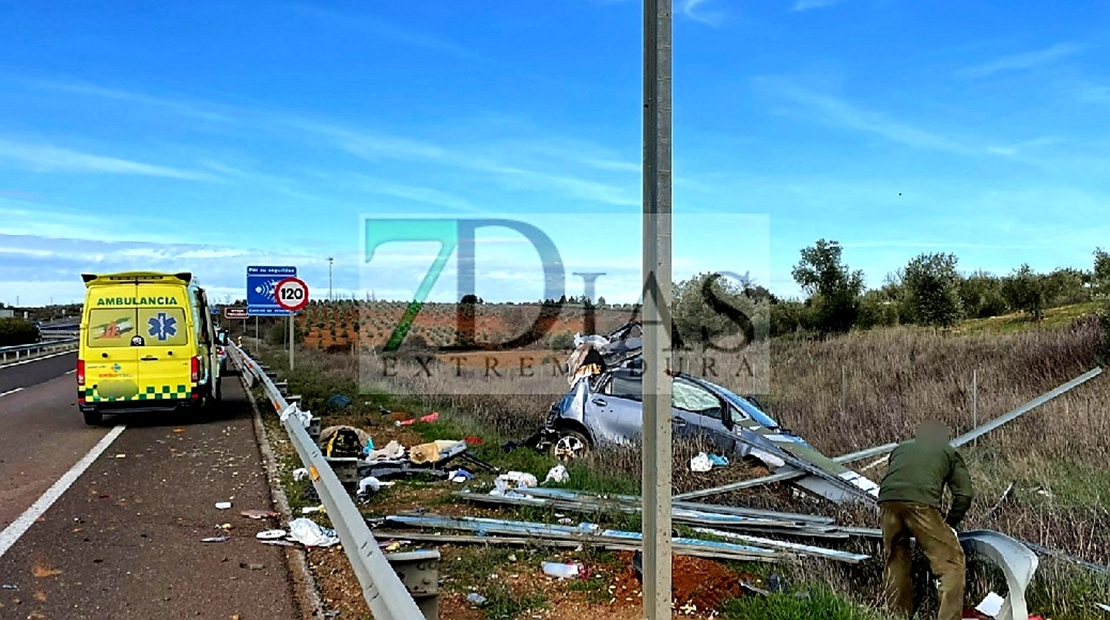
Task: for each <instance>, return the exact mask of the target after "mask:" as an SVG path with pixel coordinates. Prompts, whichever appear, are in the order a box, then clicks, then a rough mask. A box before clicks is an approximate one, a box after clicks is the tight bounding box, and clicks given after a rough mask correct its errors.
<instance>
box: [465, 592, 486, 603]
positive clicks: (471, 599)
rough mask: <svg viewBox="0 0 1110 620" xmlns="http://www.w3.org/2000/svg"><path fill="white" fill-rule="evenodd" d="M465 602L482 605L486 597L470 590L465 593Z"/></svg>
mask: <svg viewBox="0 0 1110 620" xmlns="http://www.w3.org/2000/svg"><path fill="white" fill-rule="evenodd" d="M466 602H468V603H471V604H473V605H482V604H484V603H485V602H486V597H484V596H482V595H481V594H478V593H477V592H471V593H470V594H467V595H466Z"/></svg>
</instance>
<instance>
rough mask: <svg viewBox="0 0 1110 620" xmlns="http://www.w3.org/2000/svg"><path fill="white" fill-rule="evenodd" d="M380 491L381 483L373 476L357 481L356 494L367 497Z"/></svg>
mask: <svg viewBox="0 0 1110 620" xmlns="http://www.w3.org/2000/svg"><path fill="white" fill-rule="evenodd" d="M381 489H382V481H381V480H378V479H377V478H375V477H373V476H367V477H365V478H363V479H362V480H359V481H358V494H359V495H369V494H370V493H377V492H378V491H380V490H381Z"/></svg>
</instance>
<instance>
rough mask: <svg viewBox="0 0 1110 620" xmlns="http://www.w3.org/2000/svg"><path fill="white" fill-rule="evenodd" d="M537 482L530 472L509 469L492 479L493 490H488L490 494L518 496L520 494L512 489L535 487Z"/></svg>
mask: <svg viewBox="0 0 1110 620" xmlns="http://www.w3.org/2000/svg"><path fill="white" fill-rule="evenodd" d="M538 485H539V482H538V481H537V480H536V477H535V476H533V475H532V474H528V473H524V472H519V471H511V472H509V473H507V474H501V475H500V476H498V477H497V478H496V479H494V481H493V490H492V491H490V492H489V494H490V495H504V496H507V497H519V496H520V494H519V493H516V492H514V491H513V489H518V488H526V487H535V486H538Z"/></svg>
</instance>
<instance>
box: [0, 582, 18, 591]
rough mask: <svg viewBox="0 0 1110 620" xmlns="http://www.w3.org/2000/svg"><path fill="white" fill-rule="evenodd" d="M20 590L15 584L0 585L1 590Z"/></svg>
mask: <svg viewBox="0 0 1110 620" xmlns="http://www.w3.org/2000/svg"><path fill="white" fill-rule="evenodd" d="M18 589H19V586H17V585H15V584H14V583H5V584H0V590H18Z"/></svg>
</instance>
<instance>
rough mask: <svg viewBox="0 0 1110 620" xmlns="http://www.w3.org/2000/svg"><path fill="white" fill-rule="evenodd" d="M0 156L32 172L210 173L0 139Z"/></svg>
mask: <svg viewBox="0 0 1110 620" xmlns="http://www.w3.org/2000/svg"><path fill="white" fill-rule="evenodd" d="M0 159H6V160H9V161H11V162H13V163H15V164H17V165H20V166H22V167H24V168H27V169H30V170H33V171H35V172H56V171H60V172H101V173H107V174H131V175H141V176H154V177H167V178H172V179H185V180H190V181H210V180H213V179H214V177H213V176H212V175H210V174H207V173H203V172H197V171H191V170H183V169H180V168H171V167H168V166H159V165H154V164H147V163H142V162H137V161H131V160H127V159H120V158H117V157H106V156H103V155H91V154H88V153H81V152H78V151H72V150H69V149H64V148H59V147H56V146H53V145H50V144H31V143H27V142H15V141H12V140H4V139H0Z"/></svg>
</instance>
